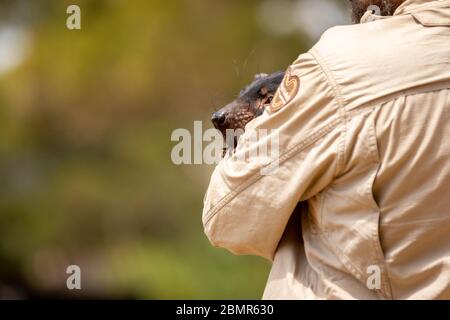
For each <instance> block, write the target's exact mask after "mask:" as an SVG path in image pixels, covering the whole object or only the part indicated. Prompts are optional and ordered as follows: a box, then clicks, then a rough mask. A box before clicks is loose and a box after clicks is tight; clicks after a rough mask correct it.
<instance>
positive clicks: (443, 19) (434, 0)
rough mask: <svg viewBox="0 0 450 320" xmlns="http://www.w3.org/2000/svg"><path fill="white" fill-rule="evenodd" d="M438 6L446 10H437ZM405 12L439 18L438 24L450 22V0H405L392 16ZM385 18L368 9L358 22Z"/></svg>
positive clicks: (415, 15) (417, 15)
mask: <svg viewBox="0 0 450 320" xmlns="http://www.w3.org/2000/svg"><path fill="white" fill-rule="evenodd" d="M439 8H442V9H447V10H439ZM442 11H444V12H442ZM424 12H426V13H424ZM405 14H412V15H413V16H414V17H415V18H416V19H417V17H420V16H426V17H427V18H428V19H427V20H429V19H439V21H440V24H444V25H446V24H447V23H449V24H450V0H406V1H405V2H403V3H402V4H401V5H400V6H399V7H398V8H397V10H395V12H394V16H399V15H405ZM387 18H390V16H379V15H376V14H374V13H373V12H372V11H370V10H369V11H367V12H366V13H365V14H364V16H363V17H362V18H361V21H360V22H361V23H366V22H370V21H375V20H382V19H387ZM418 20H419V19H418ZM419 21H420V20H419Z"/></svg>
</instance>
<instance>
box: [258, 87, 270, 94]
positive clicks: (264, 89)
mask: <svg viewBox="0 0 450 320" xmlns="http://www.w3.org/2000/svg"><path fill="white" fill-rule="evenodd" d="M259 93H260V94H261V95H263V96H265V95H267V94H268V93H269V89H268V88H267V87H266V86H264V87H262V88H261V89H260V90H259Z"/></svg>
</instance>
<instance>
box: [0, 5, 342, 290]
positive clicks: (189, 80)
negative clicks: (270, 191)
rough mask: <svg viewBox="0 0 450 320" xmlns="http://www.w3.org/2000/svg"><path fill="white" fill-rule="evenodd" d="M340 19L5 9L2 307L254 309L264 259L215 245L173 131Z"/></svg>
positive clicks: (299, 8)
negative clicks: (189, 304) (76, 281)
mask: <svg viewBox="0 0 450 320" xmlns="http://www.w3.org/2000/svg"><path fill="white" fill-rule="evenodd" d="M69 4H77V5H79V6H80V8H81V26H82V29H81V30H68V29H67V28H66V19H67V17H68V14H66V8H67V6H68V5H69ZM347 19H348V18H347V13H346V8H345V2H344V1H332V0H330V1H326V0H308V1H306V0H305V1H299V0H297V1H294V0H292V1H289V0H265V1H257V0H254V1H250V0H247V1H238V0H185V1H183V0H170V1H157V0H132V1H131V0H89V1H88V0H85V1H81V0H78V1H61V0H54V1H45V0H28V1H22V0H14V1H13V0H11V1H0V183H1V185H0V298H33V297H37V298H46V297H56V298H137V299H166V298H175V299H181V298H186V299H190V298H192V299H218V298H224V299H226V298H234V299H241V298H249V299H258V298H260V297H261V295H262V292H263V288H264V284H265V281H266V278H267V275H268V272H269V269H270V265H269V263H268V262H265V261H263V260H262V259H260V258H253V257H235V256H233V255H231V254H229V253H228V252H226V251H224V250H220V249H215V248H213V247H211V246H210V244H209V243H208V240H207V239H206V237H205V236H204V234H203V228H202V223H201V211H202V200H203V194H204V192H205V190H206V187H207V184H208V180H209V175H210V173H211V171H212V169H213V168H212V167H211V166H194V165H183V166H176V165H174V164H173V163H172V162H171V159H170V153H171V149H172V147H173V146H174V145H175V144H176V143H174V142H171V140H170V136H171V133H172V131H173V130H174V129H176V128H186V129H189V130H192V129H193V121H194V120H202V121H204V122H203V124H204V125H203V127H204V129H206V128H208V127H211V126H210V124H209V117H210V114H211V113H212V112H213V111H214V110H216V109H218V108H219V107H220V106H222V105H224V104H226V103H227V102H229V101H231V100H232V99H233V98H234V97H235V96H236V94H237V93H238V92H239V90H240V88H241V87H242V86H243V85H244V84H246V83H248V82H250V81H251V80H252V78H253V75H254V74H255V73H259V72H274V71H277V70H284V69H285V68H286V67H287V66H288V65H289V63H291V62H292V61H293V60H295V59H296V57H297V56H298V54H300V53H302V52H304V51H306V50H308V49H309V47H310V46H311V45H312V44H313V43H314V42H316V41H317V40H318V38H319V36H320V34H321V33H322V32H323V31H324V30H325V29H327V28H328V27H330V26H333V25H336V24H344V23H348V20H347ZM71 264H76V265H79V266H80V267H81V270H82V290H80V291H77V290H74V291H69V290H67V288H66V278H67V275H66V273H65V271H66V267H67V266H68V265H71Z"/></svg>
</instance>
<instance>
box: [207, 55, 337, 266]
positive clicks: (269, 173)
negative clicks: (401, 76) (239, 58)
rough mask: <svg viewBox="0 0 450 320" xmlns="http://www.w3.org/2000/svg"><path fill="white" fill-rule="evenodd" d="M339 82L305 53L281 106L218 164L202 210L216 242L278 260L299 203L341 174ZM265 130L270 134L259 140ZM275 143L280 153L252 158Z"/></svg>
mask: <svg viewBox="0 0 450 320" xmlns="http://www.w3.org/2000/svg"><path fill="white" fill-rule="evenodd" d="M296 82H297V84H298V87H296ZM332 83H333V81H332V79H330V78H329V77H328V76H327V72H326V70H325V69H323V67H322V65H321V64H320V63H318V60H317V59H316V58H315V55H313V54H312V53H307V54H304V55H301V56H300V57H299V58H298V59H297V60H296V61H295V62H294V63H293V64H292V65H291V66H290V67H289V69H288V72H287V73H286V76H285V79H284V81H283V83H282V85H281V86H280V88H279V89H278V92H277V94H276V95H275V98H274V100H273V101H275V100H276V99H278V102H275V103H278V105H276V106H275V107H274V102H272V106H271V108H268V109H269V110H266V112H265V113H264V114H263V115H262V116H260V117H258V118H257V119H255V120H253V121H252V122H250V123H249V124H248V125H247V126H246V130H245V133H244V134H243V135H242V136H241V138H240V140H239V143H238V147H237V149H236V150H235V153H234V154H233V155H228V156H226V157H225V158H224V159H223V160H222V161H221V162H220V163H219V164H218V165H217V167H216V169H215V170H214V172H213V174H212V177H211V181H210V185H209V187H208V190H207V192H206V195H205V199H204V209H203V225H204V228H205V233H206V235H207V237H208V238H209V240H210V241H211V243H212V244H213V245H214V246H217V247H222V248H226V249H228V250H230V251H231V252H233V253H235V254H251V255H258V256H262V257H264V258H266V259H269V260H272V259H273V257H274V254H275V251H276V248H277V245H278V243H279V241H280V239H281V237H282V235H283V232H284V230H285V227H286V225H287V223H288V220H289V218H290V216H291V213H292V211H293V210H294V208H295V206H296V205H297V203H298V202H299V201H304V200H307V199H308V198H311V197H313V196H314V195H315V194H317V193H319V192H320V191H321V190H323V189H324V188H325V187H326V186H327V185H329V184H330V183H331V181H332V180H333V179H334V177H335V175H336V173H337V172H338V171H339V169H340V166H341V163H342V157H341V154H343V150H341V149H342V148H343V147H344V145H343V143H342V141H341V140H342V139H341V137H342V136H343V134H344V132H345V130H344V125H343V116H341V108H340V104H339V103H338V100H337V99H336V96H337V93H336V89H335V88H334V87H333V85H332ZM280 91H281V92H280ZM277 95H282V99H281V101H282V102H284V103H282V104H280V97H278V98H277ZM260 132H265V134H266V138H265V139H257V140H255V139H254V137H255V136H256V137H258V136H259V135H258V134H259V133H260ZM268 141H277V142H276V143H274V145H276V147H277V149H278V152H277V156H276V158H273V157H270V159H269V160H267V158H265V161H261V159H260V158H259V156H258V157H252V156H246V155H248V154H253V155H255V154H256V153H255V152H253V151H255V150H266V149H264V148H262V149H260V147H262V145H263V144H264V145H267V144H268V143H267V142H268ZM272 147H273V146H272ZM269 148H270V147H269ZM252 152H253V153H252ZM268 168H270V170H266V169H268Z"/></svg>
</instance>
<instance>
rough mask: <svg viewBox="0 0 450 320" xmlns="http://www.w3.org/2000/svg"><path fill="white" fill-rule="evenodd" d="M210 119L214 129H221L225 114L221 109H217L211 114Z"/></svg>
mask: <svg viewBox="0 0 450 320" xmlns="http://www.w3.org/2000/svg"><path fill="white" fill-rule="evenodd" d="M211 121H212V123H213V125H214V127H215V128H216V129H219V130H220V129H223V127H224V125H225V121H226V114H225V112H223V111H217V112H214V113H213V114H212V117H211Z"/></svg>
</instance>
